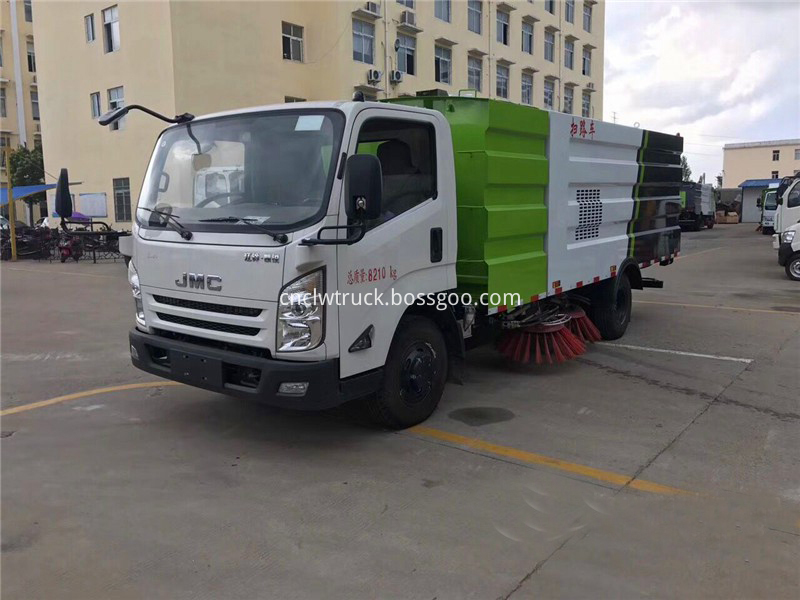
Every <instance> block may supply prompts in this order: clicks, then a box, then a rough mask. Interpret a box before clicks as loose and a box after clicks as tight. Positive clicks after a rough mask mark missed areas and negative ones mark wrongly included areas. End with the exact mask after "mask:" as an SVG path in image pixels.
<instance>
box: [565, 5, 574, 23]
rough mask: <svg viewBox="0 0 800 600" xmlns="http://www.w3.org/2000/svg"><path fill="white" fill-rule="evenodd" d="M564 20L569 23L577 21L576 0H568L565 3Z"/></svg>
mask: <svg viewBox="0 0 800 600" xmlns="http://www.w3.org/2000/svg"><path fill="white" fill-rule="evenodd" d="M564 20H565V21H566V22H567V23H574V22H575V0H567V2H566V3H565V4H564Z"/></svg>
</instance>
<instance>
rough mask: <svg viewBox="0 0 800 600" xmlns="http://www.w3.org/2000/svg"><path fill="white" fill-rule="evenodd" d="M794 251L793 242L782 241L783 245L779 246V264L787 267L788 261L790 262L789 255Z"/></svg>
mask: <svg viewBox="0 0 800 600" xmlns="http://www.w3.org/2000/svg"><path fill="white" fill-rule="evenodd" d="M794 252H795V251H794V250H792V245H791V244H787V243H784V242H781V245H780V246H778V264H779V265H780V266H782V267H785V266H786V263H787V262H789V257H790V256H791V255H792V254H794Z"/></svg>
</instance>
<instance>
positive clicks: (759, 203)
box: [756, 198, 761, 208]
mask: <svg viewBox="0 0 800 600" xmlns="http://www.w3.org/2000/svg"><path fill="white" fill-rule="evenodd" d="M756 208H761V198H756Z"/></svg>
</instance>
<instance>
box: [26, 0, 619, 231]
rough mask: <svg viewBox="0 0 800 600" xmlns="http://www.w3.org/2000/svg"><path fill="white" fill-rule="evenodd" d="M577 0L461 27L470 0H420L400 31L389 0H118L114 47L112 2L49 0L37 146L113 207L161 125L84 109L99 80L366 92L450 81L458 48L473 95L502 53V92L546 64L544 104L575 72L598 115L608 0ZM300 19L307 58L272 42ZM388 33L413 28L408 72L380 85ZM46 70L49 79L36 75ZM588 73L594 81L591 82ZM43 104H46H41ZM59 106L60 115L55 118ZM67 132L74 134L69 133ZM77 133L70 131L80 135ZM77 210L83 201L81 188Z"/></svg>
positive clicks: (492, 6) (336, 94)
mask: <svg viewBox="0 0 800 600" xmlns="http://www.w3.org/2000/svg"><path fill="white" fill-rule="evenodd" d="M585 1H587V0H575V22H574V24H572V23H567V22H566V21H565V19H564V11H565V3H564V1H563V0H558V1H556V2H554V11H555V14H551V13H549V12H547V11H546V10H545V3H544V2H543V0H536V1H535V2H528V1H526V0H509V1H508V2H505V3H499V4H498V3H497V2H494V1H492V2H489V1H488V0H483V2H482V9H483V11H482V27H481V29H482V32H481V34H480V35H478V34H476V33H473V32H471V31H469V29H468V26H467V23H468V20H467V19H468V17H467V15H468V10H467V2H466V1H465V0H452V2H451V4H450V6H451V10H450V12H451V18H450V21H449V22H445V21H443V20H441V19H439V18H436V17H435V3H434V2H433V1H432V0H422V1H421V0H416V1H415V2H414V8H413V11H412V12H413V13H414V14H415V15H416V21H417V26H418V27H417V28H418V29H419V31H415V32H413V33H411V32H409V31H408V30H407V29H406V30H405V31H404V30H403V29H404V28H403V26H402V24H401V18H402V17H401V15H402V13H403V12H404V11H407V10H412V9H410V8H409V7H408V6H405V5H404V4H400V3H399V2H397V1H396V0H384V1H383V2H381V3H379V5H380V16H378V17H373V16H370V15H368V14H367V13H366V12H364V11H363V10H360V9H362V8H363V7H364V4H365V2H364V1H360V0H358V1H354V0H345V1H319V0H316V1H314V0H312V1H295V2H289V1H282V2H251V1H242V2H239V1H225V2H205V1H190V0H169V1H168V2H167V1H164V2H152V3H144V2H138V1H131V0H124V1H120V2H119V4H118V6H119V20H120V36H121V48H120V50H119V51H117V52H114V53H111V54H105V53H103V50H102V31H101V28H102V23H101V21H102V17H101V13H100V10H101V9H103V8H107V7H108V2H107V0H106V1H105V2H104V3H102V4H100V3H97V2H91V1H87V0H84V1H75V2H73V1H70V2H45V3H42V6H41V7H40V8H39V12H41V13H43V16H42V18H41V19H38V20H37V23H36V27H37V31H38V32H39V33H37V35H40V37H45V32H48V33H49V32H56V31H57V32H58V35H57V36H53V35H47V36H46V37H47V40H46V42H43V47H42V48H41V50H40V54H41V59H40V61H41V62H42V63H46V65H45V64H43V66H42V67H41V72H42V76H41V80H42V82H43V83H42V91H43V119H44V121H45V122H46V123H47V126H48V128H51V127H53V128H55V129H54V131H53V132H52V134H51V135H49V136H48V137H49V138H50V139H49V140H48V141H47V143H46V146H45V156H46V160H47V165H48V170H50V171H51V172H53V170H56V172H57V170H58V168H60V167H62V166H68V167H69V168H70V175H71V179H73V180H81V181H84V184H83V185H82V186H80V187H79V188H78V187H76V188H75V190H73V191H74V192H76V193H80V192H91V193H96V192H106V193H107V194H108V206H109V215H110V218H109V220H110V221H112V222H113V221H114V219H113V202H112V188H111V180H112V178H114V177H130V179H131V194H132V202H133V203H134V204H135V203H136V199H137V196H138V193H139V189H140V186H141V180H142V178H143V174H144V170H145V167H146V162H147V158H148V156H149V154H150V152H151V150H152V146H153V143H154V140H155V137H156V135H157V132H158V131H159V130H160V129H161V127H162V124H160V123H159V122H157V121H155V120H153V119H150V118H148V117H145V116H144V115H142V114H141V113H135V112H134V113H131V114H130V115H128V117H127V121H128V122H127V124H126V126H125V127H124V129H123V130H122V131H114V132H112V131H108V130H103V129H101V128H100V127H98V126H97V125H96V123H95V122H94V121H93V120H92V119H91V117H90V114H89V93H90V92H92V91H98V90H99V91H100V92H101V94H102V95H103V110H104V111H105V110H106V109H107V100H106V98H105V93H106V90H107V89H108V88H110V87H114V86H117V85H123V86H124V88H125V102H126V103H129V104H130V103H138V104H144V105H147V106H149V107H152V108H154V109H156V110H160V111H163V112H165V113H170V114H175V113H183V112H191V113H194V114H204V113H209V112H215V111H220V110H229V109H235V108H241V107H247V106H254V105H256V106H257V105H267V104H276V103H282V102H284V101H285V100H286V99H287V98H292V99H304V100H346V99H349V98H350V97H351V96H352V94H353V92H354V90H361V91H363V92H365V93H366V94H367V95H368V96H369V97H374V98H376V99H380V98H385V97H395V96H399V95H403V94H411V95H414V94H415V93H416V92H417V91H419V90H427V89H433V88H441V89H444V90H446V91H447V92H448V93H450V94H457V93H458V92H459V90H462V89H464V88H467V87H468V84H467V57H468V56H469V55H470V54H471V55H473V56H480V57H481V60H482V66H483V78H482V90H481V93H480V95H481V96H483V97H497V94H496V67H497V63H498V61H501V60H502V61H505V63H504V64H507V65H508V66H509V75H510V77H509V98H508V99H509V100H510V101H512V102H520V101H521V99H522V98H521V93H522V92H521V75H522V72H523V69H529V70H530V72H532V73H533V102H532V103H533V105H534V106H538V107H543V106H544V80H545V77H550V78H554V79H553V81H554V88H555V94H554V96H555V97H554V108H555V109H563V89H564V84H565V83H569V84H574V86H575V88H574V89H575V97H574V105H573V112H574V113H575V114H576V115H580V114H581V94H582V93H583V91H584V90H588V89H589V88H590V87H593V89H594V91H592V92H590V95H591V109H590V116H592V117H597V118H599V117H600V115H602V81H603V39H604V19H605V15H604V13H605V10H604V9H605V7H604V3H603V2H597V3H593V2H591V0H588V1H589V4H591V6H592V12H593V14H592V32H591V33H587V32H585V31H584V29H583V7H584V2H585ZM407 3H408V2H407ZM498 9H500V10H504V11H507V12H508V13H509V17H510V18H509V21H510V40H509V44H508V45H503V44H500V43H499V42H498V41H497V11H498ZM92 11H93V12H94V14H95V22H96V29H97V38H98V39H97V42H94V43H93V44H87V43H86V41H85V35H84V25H83V17H84V15H86V14H88V13H89V12H92ZM354 19H355V20H359V21H364V22H367V23H371V24H372V25H373V26H374V49H373V60H372V63H371V64H366V63H364V62H359V61H356V60H354V56H353V22H354ZM523 19H526V20H529V21H531V22H533V23H534V26H533V28H534V41H533V53H532V54H527V53H525V52H523V51H522V22H523ZM284 22H285V23H290V24H293V25H296V26H300V27H302V28H303V36H302V37H303V60H302V61H294V60H287V59H285V58H284V57H283V51H282V24H283V23H284ZM546 27H551V28H553V31H554V34H555V53H554V54H555V56H554V61H553V62H549V61H547V60H545V58H544V36H545V28H546ZM398 33H404V34H410V35H412V36H413V37H414V38H415V39H416V56H415V58H416V61H415V62H416V72H415V74H414V75H410V74H406V75H404V77H403V81H402V82H401V83H399V84H396V85H394V84H390V82H389V77H388V73H389V72H390V71H392V70H395V69H397V53H396V52H395V49H394V45H395V40H396V39H397V37H398ZM568 35H569V36H573V37H574V39H575V68H574V69H573V70H569V69H567V68H565V67H564V40H565V36H568ZM585 44H589V45H591V46H592V47H593V50H592V71H591V76H584V75H582V74H581V54H582V49H583V46H584V45H585ZM437 45H442V46H446V47H449V48H450V49H451V54H452V67H451V71H452V81H451V82H450V83H443V82H437V81H436V80H435V69H434V56H435V47H436V46H437ZM368 69H377V70H379V71H382V72H383V77H382V81H381V82H380V83H377V84H370V83H369V82H368V81H367V70H368ZM45 81H46V83H45ZM590 83H592V84H593V86H589V84H590ZM45 104H46V106H45ZM67 116H68V117H69V118H65V117H67ZM68 140H72V141H68ZM75 140H79V141H78V142H77V143H78V144H79V146H78V148H76V147H75V144H76V142H75ZM77 204H78V210H80V201H78V203H77Z"/></svg>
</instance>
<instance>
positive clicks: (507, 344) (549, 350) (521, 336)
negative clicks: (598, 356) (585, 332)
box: [497, 325, 586, 365]
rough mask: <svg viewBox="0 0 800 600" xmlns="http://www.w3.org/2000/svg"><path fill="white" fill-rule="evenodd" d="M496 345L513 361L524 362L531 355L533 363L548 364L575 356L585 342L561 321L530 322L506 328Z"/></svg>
mask: <svg viewBox="0 0 800 600" xmlns="http://www.w3.org/2000/svg"><path fill="white" fill-rule="evenodd" d="M497 349H498V350H499V351H500V352H501V353H502V354H504V355H505V356H506V357H507V358H508V359H509V360H512V361H514V362H519V363H528V362H530V360H531V355H533V361H534V362H535V363H536V364H537V365H541V364H550V365H552V364H554V363H563V362H566V361H568V360H572V359H573V358H577V357H578V356H580V355H581V354H583V353H584V352H586V345H585V344H584V343H583V341H581V339H579V338H578V337H576V336H575V335H574V334H573V333H572V332H570V330H569V329H567V328H566V327H565V326H564V325H534V326H531V327H524V328H522V329H515V330H513V331H507V332H506V333H505V334H503V337H502V338H501V339H500V341H499V343H498V344H497ZM531 349H533V351H532V352H531Z"/></svg>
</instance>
